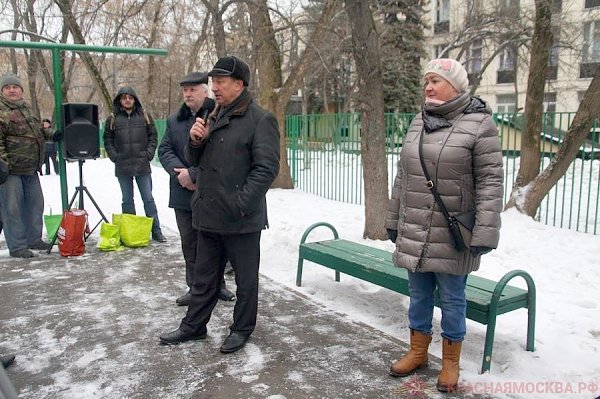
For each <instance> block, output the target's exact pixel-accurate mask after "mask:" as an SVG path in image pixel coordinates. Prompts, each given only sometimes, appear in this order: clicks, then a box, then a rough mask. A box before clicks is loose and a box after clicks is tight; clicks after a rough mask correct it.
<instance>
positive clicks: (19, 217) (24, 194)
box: [0, 173, 44, 252]
mask: <svg viewBox="0 0 600 399" xmlns="http://www.w3.org/2000/svg"><path fill="white" fill-rule="evenodd" d="M0 212H1V214H2V221H3V223H4V237H5V238H6V245H7V246H8V249H9V251H11V252H14V251H18V250H20V249H25V248H27V247H28V246H29V244H34V243H36V242H38V241H39V240H41V238H42V228H43V227H44V218H43V214H44V194H43V193H42V186H41V185H40V178H39V176H38V174H37V173H35V174H33V175H27V176H16V175H10V176H8V179H7V180H6V182H5V183H4V184H2V185H0Z"/></svg>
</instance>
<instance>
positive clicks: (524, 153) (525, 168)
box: [513, 0, 552, 190]
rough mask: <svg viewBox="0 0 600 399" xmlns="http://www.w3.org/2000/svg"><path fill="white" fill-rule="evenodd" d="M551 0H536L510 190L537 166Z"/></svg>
mask: <svg viewBox="0 0 600 399" xmlns="http://www.w3.org/2000/svg"><path fill="white" fill-rule="evenodd" d="M550 2H551V0H536V2H535V4H536V17H535V27H534V33H533V39H532V41H531V61H530V63H529V77H528V79H527V96H526V98H525V116H524V117H525V130H524V132H523V138H522V140H521V166H520V167H519V173H518V175H517V179H516V181H515V184H514V186H513V190H518V189H519V188H520V187H522V186H524V185H526V184H528V183H529V182H530V181H532V180H533V179H534V178H535V176H537V174H538V172H539V170H540V159H541V155H540V132H541V131H542V112H543V99H544V88H545V87H546V70H547V69H548V59H549V57H550V45H551V44H552V30H551V17H552V14H551V12H550Z"/></svg>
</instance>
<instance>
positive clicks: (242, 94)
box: [160, 56, 279, 353]
mask: <svg viewBox="0 0 600 399" xmlns="http://www.w3.org/2000/svg"><path fill="white" fill-rule="evenodd" d="M209 76H210V77H211V78H212V91H213V93H214V95H215V100H216V102H217V104H218V107H217V108H216V109H215V111H214V112H213V113H212V114H211V115H210V116H209V118H208V120H207V121H206V123H205V122H204V121H203V120H202V119H197V120H196V123H195V124H194V126H193V127H192V129H191V131H190V140H189V143H188V146H187V147H186V157H187V158H188V160H189V161H190V162H191V163H192V165H195V166H197V167H198V173H197V176H196V185H197V188H196V191H194V194H193V197H192V209H193V210H194V213H193V217H194V220H193V226H194V227H195V228H196V229H197V230H198V251H197V255H196V265H195V268H194V281H193V284H192V300H191V302H190V305H189V307H188V311H187V314H186V316H185V317H184V318H183V320H182V321H181V325H180V326H179V328H178V329H177V330H175V331H172V332H169V333H166V334H163V335H162V336H161V337H160V340H161V343H163V344H168V345H174V344H179V343H181V342H185V341H188V340H197V339H204V338H205V337H206V324H207V323H208V321H209V319H210V316H211V314H212V310H213V308H214V306H215V304H216V303H217V295H218V292H219V285H220V281H221V278H222V277H223V271H224V269H225V263H226V260H227V258H229V260H230V261H231V264H232V266H233V269H234V271H235V281H236V284H237V292H236V294H237V302H236V304H235V308H234V311H233V323H232V324H231V326H230V327H229V329H230V333H229V335H228V336H227V338H226V339H225V341H224V342H223V344H222V345H221V347H220V351H221V352H222V353H232V352H235V351H237V350H239V349H241V348H242V347H243V346H244V345H245V344H246V342H247V341H248V338H249V337H250V334H252V332H253V331H254V328H255V326H256V316H257V308H258V269H259V263H260V235H261V231H262V230H263V229H264V228H266V227H267V226H268V221H267V202H266V193H267V190H268V189H269V187H270V186H271V183H272V182H273V180H275V177H276V176H277V174H278V173H279V126H278V124H277V119H276V118H275V116H274V115H273V114H271V113H270V112H267V111H265V110H264V109H262V108H261V107H260V106H258V104H256V103H255V102H254V100H253V99H252V95H251V94H250V92H249V91H248V89H247V86H248V83H249V81H250V69H249V67H248V64H246V63H245V62H244V61H242V60H241V59H239V58H237V57H233V56H228V57H222V58H220V59H219V60H218V61H217V63H216V64H215V65H214V67H213V69H212V71H210V72H209Z"/></svg>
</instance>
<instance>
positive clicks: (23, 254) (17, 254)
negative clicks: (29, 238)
mask: <svg viewBox="0 0 600 399" xmlns="http://www.w3.org/2000/svg"><path fill="white" fill-rule="evenodd" d="M8 253H9V255H10V256H12V257H13V258H24V259H27V258H33V257H34V256H35V254H34V253H33V252H31V251H30V250H28V249H27V248H23V249H17V250H16V251H9V252H8Z"/></svg>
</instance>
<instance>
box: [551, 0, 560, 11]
mask: <svg viewBox="0 0 600 399" xmlns="http://www.w3.org/2000/svg"><path fill="white" fill-rule="evenodd" d="M550 11H551V12H552V14H560V13H561V12H562V0H552V4H551V6H550Z"/></svg>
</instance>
